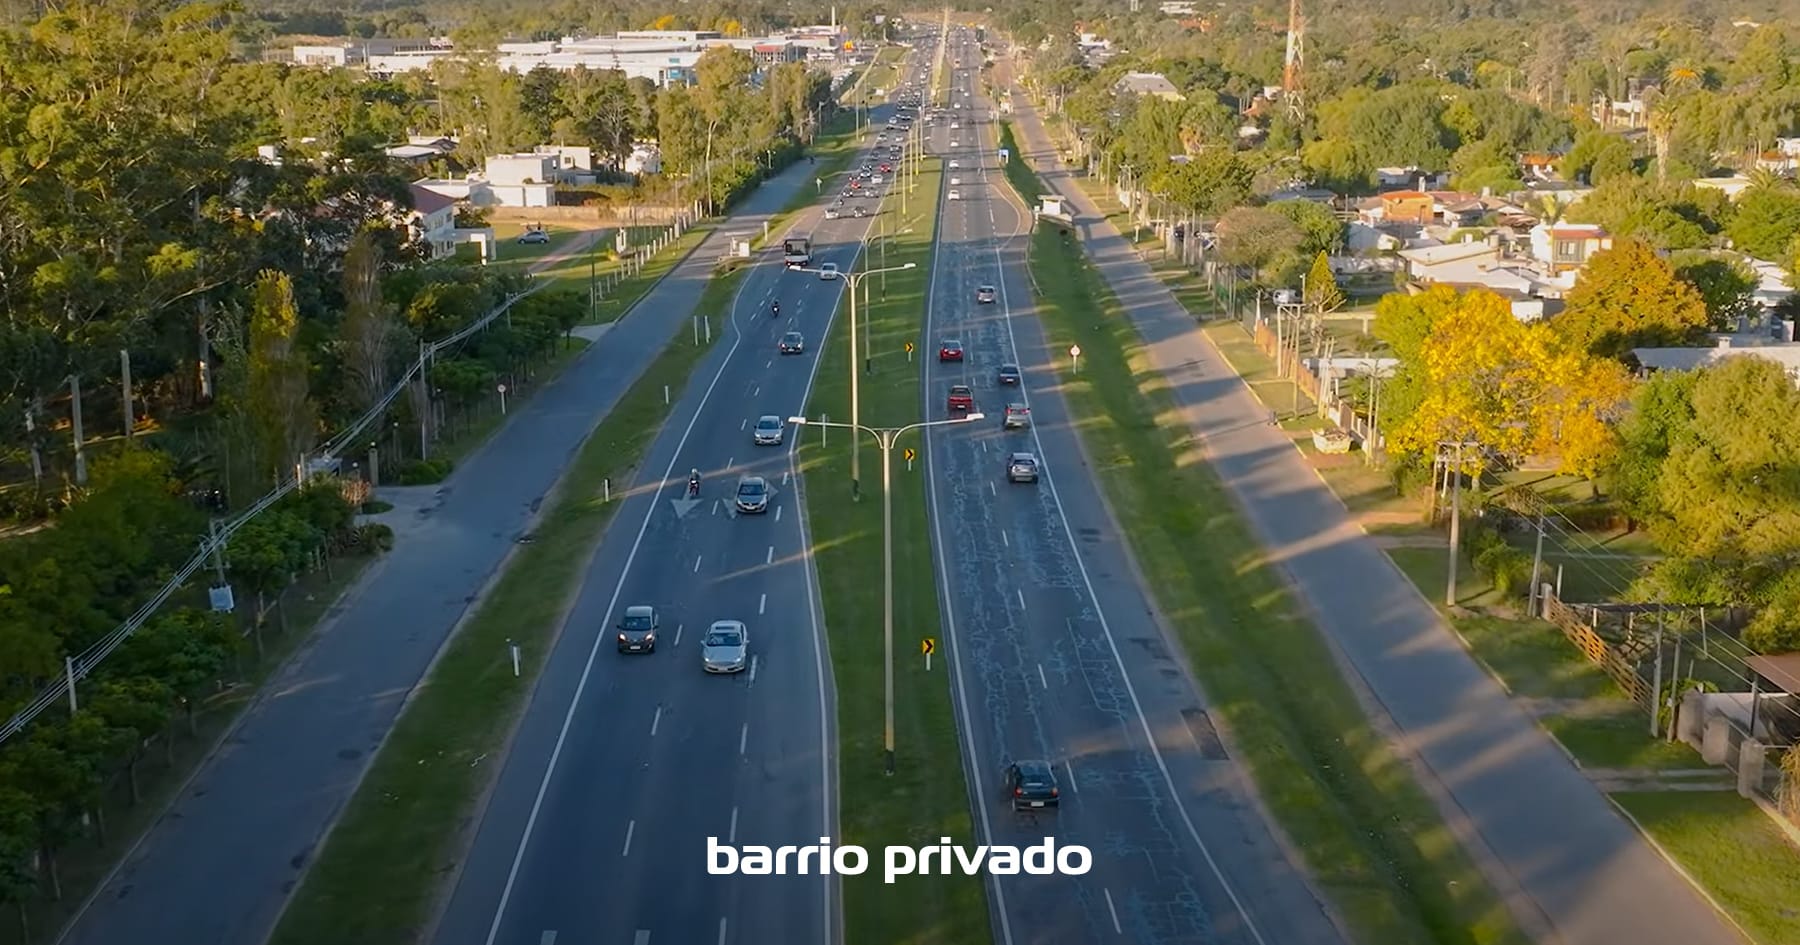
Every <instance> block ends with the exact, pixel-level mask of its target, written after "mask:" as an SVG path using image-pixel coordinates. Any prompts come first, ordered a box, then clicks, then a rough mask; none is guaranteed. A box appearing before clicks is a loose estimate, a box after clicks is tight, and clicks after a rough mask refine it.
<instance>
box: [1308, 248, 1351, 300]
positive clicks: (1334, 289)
mask: <svg viewBox="0 0 1800 945" xmlns="http://www.w3.org/2000/svg"><path fill="white" fill-rule="evenodd" d="M1306 304H1307V306H1308V307H1310V308H1311V309H1312V310H1313V311H1315V312H1320V313H1324V312H1335V311H1337V310H1338V309H1340V308H1342V307H1343V305H1344V293H1343V291H1342V290H1340V289H1339V288H1338V284H1337V277H1336V276H1334V275H1332V274H1331V260H1330V259H1329V258H1328V257H1327V256H1326V255H1325V254H1324V253H1323V252H1321V253H1319V255H1318V256H1317V257H1316V258H1314V259H1313V264H1312V271H1310V272H1308V273H1307V274H1306Z"/></svg>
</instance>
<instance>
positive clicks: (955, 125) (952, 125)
mask: <svg viewBox="0 0 1800 945" xmlns="http://www.w3.org/2000/svg"><path fill="white" fill-rule="evenodd" d="M961 127H962V122H959V121H953V122H951V123H950V130H951V131H956V130H958V129H960V128H961Z"/></svg>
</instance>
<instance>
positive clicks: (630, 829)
mask: <svg viewBox="0 0 1800 945" xmlns="http://www.w3.org/2000/svg"><path fill="white" fill-rule="evenodd" d="M634 833H637V821H635V820H633V821H631V822H630V823H628V824H626V825H625V849H623V850H620V851H619V855H620V856H630V855H631V835H632V834H634ZM646 934H647V933H646Z"/></svg>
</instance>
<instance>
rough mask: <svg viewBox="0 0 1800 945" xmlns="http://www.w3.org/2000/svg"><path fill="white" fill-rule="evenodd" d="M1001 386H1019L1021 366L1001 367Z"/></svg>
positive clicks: (1003, 365)
mask: <svg viewBox="0 0 1800 945" xmlns="http://www.w3.org/2000/svg"><path fill="white" fill-rule="evenodd" d="M1000 384H1001V386H1003V387H1017V386H1019V366H1018V365H1017V364H1002V365H1000Z"/></svg>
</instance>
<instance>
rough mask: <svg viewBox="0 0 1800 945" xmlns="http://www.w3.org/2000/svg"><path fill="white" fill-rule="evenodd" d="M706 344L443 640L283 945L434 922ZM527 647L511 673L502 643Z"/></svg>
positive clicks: (727, 290)
mask: <svg viewBox="0 0 1800 945" xmlns="http://www.w3.org/2000/svg"><path fill="white" fill-rule="evenodd" d="M743 271H744V270H741V269H740V270H736V271H734V272H733V273H732V274H729V275H722V276H719V277H715V278H714V279H713V281H712V283H711V284H709V285H708V286H707V288H706V293H705V295H704V297H703V298H702V299H701V302H700V308H701V309H703V310H705V309H709V308H710V309H714V310H716V309H721V308H724V307H725V306H727V305H728V304H730V301H731V297H732V293H733V292H735V291H736V289H737V286H738V284H739V283H740V282H741V281H742V278H743V277H742V273H743ZM709 348H710V345H709V344H707V343H704V342H703V343H701V344H698V345H697V344H695V343H694V342H693V340H692V339H691V338H690V337H689V336H688V335H686V334H683V333H679V332H678V333H677V334H676V336H675V339H674V340H673V341H672V342H671V343H670V344H669V346H668V347H667V348H665V349H664V350H663V352H662V354H661V355H659V356H658V357H657V358H656V360H654V361H652V362H651V363H650V365H649V367H648V368H647V369H646V370H645V372H644V375H643V376H642V377H640V378H639V379H638V381H637V382H636V383H635V384H633V385H632V386H631V388H630V390H628V391H627V392H626V393H625V395H624V397H623V398H621V399H620V401H619V403H618V404H617V405H616V406H615V407H614V408H613V409H612V411H611V412H610V413H609V414H607V416H606V418H605V419H604V420H603V421H601V423H600V425H599V427H598V428H597V429H595V430H594V432H593V433H592V434H590V435H589V436H588V438H587V440H586V441H585V442H584V443H583V444H582V446H581V449H580V451H579V452H578V453H577V454H576V456H575V459H574V461H573V463H572V464H571V465H570V467H569V468H568V470H567V471H566V472H565V473H564V474H563V476H562V478H561V480H560V481H559V482H558V484H557V486H556V489H555V492H554V494H553V498H552V500H551V503H550V506H549V510H548V511H547V512H546V513H545V514H544V516H543V518H542V520H541V521H539V522H538V523H537V525H536V528H535V529H534V531H533V538H534V541H532V542H531V543H529V544H523V545H520V546H519V547H518V550H517V552H516V554H515V555H514V556H513V557H510V558H509V559H508V560H507V561H506V562H505V563H503V564H502V566H501V571H500V574H499V576H498V578H497V580H496V581H495V582H494V583H493V584H492V585H490V587H489V588H488V590H487V592H486V593H485V594H484V596H483V598H482V600H481V601H480V602H479V603H478V604H477V605H476V607H475V610H474V612H473V614H472V615H471V616H470V617H469V618H468V619H467V621H466V622H465V623H464V624H463V626H462V627H461V628H460V629H459V630H458V632H457V634H456V635H455V636H454V637H452V638H451V640H450V641H449V642H448V643H447V644H446V645H445V649H444V652H443V653H442V654H441V655H440V657H439V659H438V662H437V663H436V664H435V665H434V666H433V668H432V670H431V672H430V675H429V676H428V678H427V679H426V680H425V681H424V683H423V685H422V686H421V687H420V689H418V690H417V691H416V692H415V693H414V698H413V699H412V701H411V702H409V703H408V704H407V707H406V710H405V712H404V713H403V714H402V715H401V717H400V719H399V721H398V722H397V723H396V725H395V726H394V729H393V731H392V732H390V733H389V735H388V738H387V740H386V742H384V743H383V745H382V748H381V751H380V752H379V753H378V754H377V755H376V756H375V759H374V761H373V763H372V764H371V766H370V768H369V770H368V773H367V775H366V776H365V777H364V779H363V781H362V783H361V785H360V786H359V787H358V789H357V791H356V793H355V795H354V796H353V797H352V798H351V800H350V802H349V804H348V805H347V807H346V808H345V810H344V812H343V815H342V817H341V819H340V820H339V821H338V822H337V823H336V824H335V825H334V827H333V828H332V830H331V832H330V834H329V835H328V836H327V838H326V841H325V844H324V846H323V848H322V849H321V850H320V852H319V855H318V857H317V859H316V860H315V861H314V863H313V866H312V867H311V869H310V870H308V871H307V873H306V876H305V877H304V879H303V881H302V882H301V884H300V887H299V889H298V890H297V891H296V892H295V894H294V897H293V899H292V900H291V901H290V903H289V906H288V909H287V911H286V912H285V913H284V914H283V916H282V919H281V923H280V925H279V926H278V927H277V928H276V930H275V934H274V936H273V937H272V938H271V942H272V943H274V945H313V943H317V942H327V941H329V942H335V943H340V945H356V943H368V945H391V943H394V942H404V941H410V940H411V939H412V938H413V936H414V935H415V934H416V932H417V930H418V929H420V928H422V927H424V926H425V925H426V924H427V923H428V922H429V920H430V913H431V910H432V908H433V907H434V905H435V903H436V901H437V897H438V895H439V883H440V882H441V881H442V880H443V879H444V878H445V877H446V876H448V875H450V870H449V869H448V867H449V865H450V864H452V863H454V862H455V861H456V860H457V859H458V858H459V857H460V856H461V855H462V850H463V845H464V844H465V843H466V842H467V840H468V836H467V833H466V831H467V830H468V829H469V828H470V826H471V825H472V824H473V823H475V822H478V818H477V815H478V811H476V810H475V807H476V805H477V803H478V801H479V799H480V797H481V796H482V793H483V791H484V790H485V789H486V786H487V783H488V779H489V778H490V777H492V776H493V775H495V774H497V773H498V772H499V770H500V768H501V766H500V765H499V764H487V765H478V764H476V762H477V761H478V760H479V759H481V758H500V757H503V756H504V754H505V752H506V743H507V740H508V737H509V735H510V733H511V731H512V728H513V725H514V723H515V721H516V720H517V718H518V715H519V713H520V711H521V710H522V709H523V706H524V704H525V699H526V697H527V696H528V695H529V693H530V692H531V688H532V685H533V684H534V683H535V681H536V679H537V674H538V672H539V670H540V669H541V668H542V666H543V661H544V657H545V655H546V654H548V653H549V652H550V651H551V650H552V648H553V647H554V645H555V641H556V637H557V635H558V634H559V632H560V630H561V626H562V622H563V619H564V615H565V614H566V612H567V609H568V607H569V605H570V603H571V602H572V600H573V597H574V594H575V591H576V590H577V589H578V588H579V586H580V582H581V575H582V573H583V571H584V570H585V568H586V564H587V562H588V560H589V558H591V557H592V555H593V552H594V549H595V548H596V547H597V546H598V545H599V542H600V539H601V537H602V535H603V534H604V533H605V530H606V526H607V524H608V522H610V521H611V519H612V515H613V512H614V510H615V509H616V508H617V503H616V502H611V503H609V502H606V501H605V500H604V499H603V498H602V497H601V496H602V494H603V488H604V483H605V482H606V480H608V479H611V480H613V481H615V482H627V481H629V480H630V478H631V476H632V474H633V470H634V468H635V467H636V465H637V463H638V462H639V460H640V458H641V457H642V455H643V452H644V450H645V449H646V448H648V447H649V445H650V443H651V442H652V441H653V440H654V439H655V437H656V435H657V433H658V432H659V431H660V430H661V428H662V425H663V422H664V421H665V419H666V418H667V416H668V413H669V410H670V407H669V406H668V405H667V404H665V403H664V400H663V387H664V385H668V386H669V387H671V388H674V389H676V390H679V389H681V388H682V387H684V386H686V384H687V382H688V377H689V375H690V374H691V373H692V372H693V369H694V367H695V365H696V364H698V362H699V360H700V358H701V357H702V356H704V355H705V353H706V352H707V350H709ZM508 639H511V640H513V641H515V642H517V643H518V644H519V645H520V648H521V651H522V652H523V654H524V660H523V670H524V671H523V673H522V674H521V675H520V676H518V677H515V676H514V675H513V673H512V667H511V665H510V663H509V661H508V660H507V657H506V654H507V652H508V651H507V648H506V645H505V644H506V641H507V640H508Z"/></svg>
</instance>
